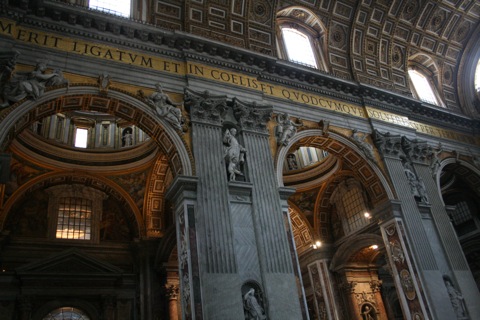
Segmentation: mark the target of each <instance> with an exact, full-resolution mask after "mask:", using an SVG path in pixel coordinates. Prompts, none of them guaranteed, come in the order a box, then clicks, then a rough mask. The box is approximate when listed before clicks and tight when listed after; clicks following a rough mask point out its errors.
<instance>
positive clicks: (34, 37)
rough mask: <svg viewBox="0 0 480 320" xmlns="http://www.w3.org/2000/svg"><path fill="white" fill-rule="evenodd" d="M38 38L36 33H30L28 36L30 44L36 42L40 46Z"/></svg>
mask: <svg viewBox="0 0 480 320" xmlns="http://www.w3.org/2000/svg"><path fill="white" fill-rule="evenodd" d="M37 37H38V33H35V32H31V31H30V34H29V36H28V40H27V41H28V42H35V43H36V44H38V40H37Z"/></svg>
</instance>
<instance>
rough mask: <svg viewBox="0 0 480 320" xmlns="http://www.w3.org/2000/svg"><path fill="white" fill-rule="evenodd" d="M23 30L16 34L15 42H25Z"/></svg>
mask: <svg viewBox="0 0 480 320" xmlns="http://www.w3.org/2000/svg"><path fill="white" fill-rule="evenodd" d="M24 37H25V30H22V29H20V30H18V33H17V40H21V41H25V38H24Z"/></svg>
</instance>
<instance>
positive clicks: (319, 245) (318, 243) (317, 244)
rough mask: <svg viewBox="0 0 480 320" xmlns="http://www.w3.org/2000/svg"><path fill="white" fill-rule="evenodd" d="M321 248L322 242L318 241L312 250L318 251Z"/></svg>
mask: <svg viewBox="0 0 480 320" xmlns="http://www.w3.org/2000/svg"><path fill="white" fill-rule="evenodd" d="M321 246H322V242H321V241H319V240H317V241H315V243H314V244H313V245H312V248H313V249H318V248H320V247H321Z"/></svg>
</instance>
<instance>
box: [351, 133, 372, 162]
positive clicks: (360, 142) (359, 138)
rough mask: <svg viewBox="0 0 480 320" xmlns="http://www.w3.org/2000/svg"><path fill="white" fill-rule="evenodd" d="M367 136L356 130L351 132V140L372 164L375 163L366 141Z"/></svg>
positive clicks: (370, 148)
mask: <svg viewBox="0 0 480 320" xmlns="http://www.w3.org/2000/svg"><path fill="white" fill-rule="evenodd" d="M366 138H367V135H366V134H365V133H360V132H358V130H357V129H353V130H352V139H353V141H354V142H355V144H356V145H357V146H358V147H359V148H360V150H362V152H363V154H364V155H365V156H366V157H367V158H368V160H370V161H372V162H376V159H375V154H374V152H373V147H372V145H371V144H370V143H368V142H367V141H366Z"/></svg>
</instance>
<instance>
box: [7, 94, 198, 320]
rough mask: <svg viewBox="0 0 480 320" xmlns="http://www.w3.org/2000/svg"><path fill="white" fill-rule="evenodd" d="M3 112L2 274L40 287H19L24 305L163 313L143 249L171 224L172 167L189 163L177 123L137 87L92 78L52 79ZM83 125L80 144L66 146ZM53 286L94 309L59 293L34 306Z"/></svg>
mask: <svg viewBox="0 0 480 320" xmlns="http://www.w3.org/2000/svg"><path fill="white" fill-rule="evenodd" d="M3 115H4V118H3V120H2V125H1V126H0V137H2V139H3V140H2V143H1V145H2V148H3V151H4V152H5V154H8V155H9V160H10V166H9V167H10V170H9V174H8V177H7V180H6V184H5V188H4V190H3V192H4V194H3V195H2V201H3V203H2V211H1V212H0V224H1V225H2V244H6V245H5V246H3V249H2V260H1V267H2V270H4V273H3V274H2V276H5V277H11V278H12V279H20V281H18V286H19V287H18V288H17V290H22V291H24V292H30V291H31V292H33V291H35V290H37V291H38V290H39V291H38V292H41V294H39V295H36V296H35V297H27V298H26V299H27V300H28V299H30V301H33V300H34V301H35V303H34V307H33V308H32V309H31V310H29V311H28V312H29V314H31V315H32V316H33V315H34V314H35V315H38V314H39V312H40V311H42V310H43V311H42V315H39V316H36V319H44V318H41V317H45V316H46V314H47V311H48V312H49V313H48V314H49V315H48V317H49V318H46V319H57V318H58V319H63V318H62V317H68V316H72V317H73V316H74V315H75V316H84V317H85V319H95V318H97V316H98V315H99V314H102V315H104V316H105V317H108V316H107V314H124V315H125V317H127V318H134V315H135V314H137V312H147V311H143V310H151V312H155V313H156V314H168V308H169V303H168V298H167V297H166V296H165V295H164V292H163V290H164V287H163V286H164V284H165V278H166V275H165V274H163V273H162V272H160V271H159V270H156V269H155V268H154V266H153V263H152V262H151V261H152V260H153V258H154V256H155V253H154V250H152V249H151V248H155V247H156V246H158V244H159V242H160V239H161V238H163V237H164V235H165V234H166V233H167V232H168V230H171V229H172V228H173V227H172V226H173V224H174V219H173V217H172V213H171V209H170V206H169V203H168V199H166V198H165V192H166V190H167V189H168V187H169V185H170V184H171V182H172V181H173V179H174V177H175V176H177V175H179V174H192V165H191V164H192V157H191V154H190V153H189V151H188V147H187V143H186V141H185V140H184V139H183V137H182V135H181V133H180V132H178V131H177V130H176V129H175V128H173V127H172V126H171V125H170V124H169V123H167V122H166V121H165V120H164V119H162V118H159V117H157V114H156V113H155V110H152V108H151V107H150V106H148V105H146V104H145V103H144V102H143V101H141V100H139V99H137V98H136V97H133V96H131V95H128V94H125V93H123V92H120V91H115V90H113V89H110V91H109V92H108V95H105V94H99V93H98V89H97V88H93V87H89V86H86V87H85V86H72V87H70V88H69V92H68V93H66V92H65V89H64V88H55V89H53V90H50V91H47V92H46V93H45V95H43V96H42V97H40V98H39V99H38V100H37V101H32V100H23V101H20V102H18V103H16V104H14V105H12V106H11V107H9V108H8V109H6V110H4V114H3ZM81 127H85V128H87V131H88V132H87V133H88V136H87V140H86V144H85V145H84V147H83V148H79V147H75V146H74V141H75V130H76V129H77V128H81ZM129 135H131V136H129ZM3 196H4V197H3ZM7 238H8V241H7V240H6V239H7ZM3 240H5V241H6V242H3ZM32 252H35V254H32ZM38 270H41V271H38ZM147 277H148V278H149V279H151V280H149V281H146V280H145V279H147ZM65 279H68V281H66V280H65ZM40 288H41V290H40ZM147 291H148V292H151V294H149V295H148V297H147V296H146V295H145V292H147ZM59 292H61V294H59ZM57 295H60V296H59V299H60V298H62V299H63V298H64V299H63V300H65V301H69V300H72V299H75V298H78V297H79V296H81V297H82V299H83V300H84V301H85V302H86V303H88V304H90V305H92V306H93V307H92V308H93V309H94V312H93V313H92V312H86V313H85V315H81V314H80V313H79V312H80V311H79V312H77V311H76V310H73V309H69V310H67V309H65V308H64V307H65V306H69V307H72V308H77V309H79V310H81V309H82V308H80V307H78V306H76V305H72V304H68V303H65V304H63V305H56V306H55V308H51V309H49V310H44V309H41V308H42V307H41V305H45V304H46V303H48V301H49V300H50V299H51V297H52V296H57ZM139 296H142V299H141V300H139V299H138V297H139ZM32 299H33V300H32ZM153 300H155V301H156V302H155V303H153V302H152V301H153ZM139 301H140V302H139ZM139 303H141V304H144V305H142V306H139V305H138V304H139ZM15 308H17V307H15ZM52 310H53V311H52ZM138 310H142V311H138ZM14 312H15V314H17V313H18V314H20V312H24V311H22V310H20V307H18V308H17V309H16V310H15V311H14ZM25 312H26V311H25ZM137 316H138V314H137ZM139 316H141V317H143V316H142V315H139ZM87 317H88V318H87Z"/></svg>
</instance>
